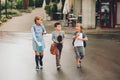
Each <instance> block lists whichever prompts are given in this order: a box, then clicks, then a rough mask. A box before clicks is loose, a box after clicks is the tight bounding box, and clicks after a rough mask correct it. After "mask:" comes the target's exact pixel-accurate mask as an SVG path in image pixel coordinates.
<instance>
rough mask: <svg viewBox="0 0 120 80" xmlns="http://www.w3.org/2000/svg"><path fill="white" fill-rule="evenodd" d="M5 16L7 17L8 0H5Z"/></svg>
mask: <svg viewBox="0 0 120 80" xmlns="http://www.w3.org/2000/svg"><path fill="white" fill-rule="evenodd" d="M5 16H6V18H7V0H5Z"/></svg>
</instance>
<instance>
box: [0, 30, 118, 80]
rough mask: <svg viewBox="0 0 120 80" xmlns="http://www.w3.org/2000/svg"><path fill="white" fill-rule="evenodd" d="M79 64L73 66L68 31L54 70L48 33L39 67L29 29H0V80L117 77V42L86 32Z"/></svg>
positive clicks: (104, 79)
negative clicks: (58, 61)
mask: <svg viewBox="0 0 120 80" xmlns="http://www.w3.org/2000/svg"><path fill="white" fill-rule="evenodd" d="M88 37H89V41H88V42H87V48H86V56H85V58H84V60H83V61H82V68H80V69H78V68H76V63H75V55H74V49H73V47H72V44H71V42H72V40H71V35H67V39H66V41H65V44H64V48H63V52H62V58H61V64H62V69H61V70H60V71H57V69H56V66H55V56H53V55H51V54H50V51H49V48H50V44H51V43H52V40H51V34H47V35H45V36H44V38H45V44H46V49H45V55H44V67H43V70H39V71H36V70H35V62H34V52H33V50H32V38H31V33H17V32H0V80H120V76H119V74H120V60H119V57H120V54H119V52H120V46H119V44H117V43H115V42H114V41H111V40H109V39H104V38H101V39H99V38H96V36H94V35H88Z"/></svg>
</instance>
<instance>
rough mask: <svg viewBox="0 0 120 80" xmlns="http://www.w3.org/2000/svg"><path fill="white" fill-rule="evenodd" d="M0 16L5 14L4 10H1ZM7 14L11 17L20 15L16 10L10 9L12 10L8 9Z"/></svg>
mask: <svg viewBox="0 0 120 80" xmlns="http://www.w3.org/2000/svg"><path fill="white" fill-rule="evenodd" d="M2 14H5V10H2ZM7 14H8V15H12V16H21V15H22V14H21V12H20V11H18V10H16V9H12V10H11V9H8V10H7Z"/></svg>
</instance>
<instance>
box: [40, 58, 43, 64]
mask: <svg viewBox="0 0 120 80" xmlns="http://www.w3.org/2000/svg"><path fill="white" fill-rule="evenodd" d="M42 59H43V56H40V65H41V66H43V61H42Z"/></svg>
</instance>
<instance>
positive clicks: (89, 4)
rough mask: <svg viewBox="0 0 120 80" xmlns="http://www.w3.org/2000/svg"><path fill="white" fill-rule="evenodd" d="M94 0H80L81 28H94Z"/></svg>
mask: <svg viewBox="0 0 120 80" xmlns="http://www.w3.org/2000/svg"><path fill="white" fill-rule="evenodd" d="M95 9H96V0H82V24H83V28H86V29H88V28H95V20H96V19H95V15H96V11H95Z"/></svg>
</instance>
